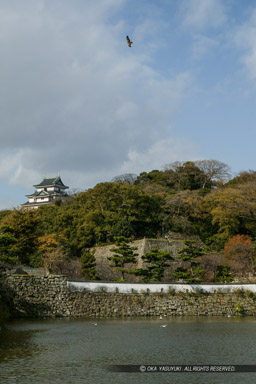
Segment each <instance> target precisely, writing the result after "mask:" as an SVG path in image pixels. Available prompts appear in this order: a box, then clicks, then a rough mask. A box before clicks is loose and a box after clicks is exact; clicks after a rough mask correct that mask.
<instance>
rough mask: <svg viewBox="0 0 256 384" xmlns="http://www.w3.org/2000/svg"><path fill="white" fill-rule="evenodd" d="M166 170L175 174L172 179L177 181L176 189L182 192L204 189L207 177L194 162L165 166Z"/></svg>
mask: <svg viewBox="0 0 256 384" xmlns="http://www.w3.org/2000/svg"><path fill="white" fill-rule="evenodd" d="M165 170H166V171H167V170H169V171H172V172H174V174H173V173H172V178H173V177H174V180H175V187H176V189H178V190H179V191H180V190H183V191H184V190H187V189H189V190H191V191H193V190H196V189H200V188H203V185H204V179H205V175H204V172H203V171H202V170H200V168H199V167H197V166H196V164H195V163H194V162H193V161H186V162H185V163H180V162H175V163H171V164H168V165H166V166H165Z"/></svg>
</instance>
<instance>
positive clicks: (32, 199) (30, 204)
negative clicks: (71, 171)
mask: <svg viewBox="0 0 256 384" xmlns="http://www.w3.org/2000/svg"><path fill="white" fill-rule="evenodd" d="M34 187H35V188H36V191H35V192H34V193H33V194H31V195H26V197H27V198H28V201H27V202H26V203H24V204H22V207H23V208H28V209H30V208H38V207H41V206H43V205H52V204H55V202H56V201H60V200H61V201H63V200H64V199H65V198H66V197H67V193H66V192H65V190H66V189H67V188H69V187H67V186H66V185H64V184H63V182H62V180H61V178H60V176H57V177H55V178H52V179H43V181H42V182H41V183H40V184H37V185H34Z"/></svg>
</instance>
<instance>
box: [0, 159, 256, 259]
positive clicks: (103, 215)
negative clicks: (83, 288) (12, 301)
mask: <svg viewBox="0 0 256 384" xmlns="http://www.w3.org/2000/svg"><path fill="white" fill-rule="evenodd" d="M0 225H1V227H0V251H1V252H0V253H1V258H2V261H13V262H15V261H17V260H19V262H22V263H27V264H30V265H35V266H36V265H40V263H41V254H42V251H44V250H46V249H47V247H48V248H49V247H52V246H53V245H55V246H56V247H57V246H58V245H60V246H61V249H62V251H63V250H64V251H65V254H66V255H68V257H80V255H81V252H82V250H83V249H85V248H90V247H93V246H95V245H100V244H105V243H111V242H113V241H114V238H115V237H117V236H125V237H128V238H133V239H138V238H142V237H151V238H155V237H164V236H165V235H167V234H168V233H169V232H170V231H171V232H177V233H181V234H183V235H184V236H185V235H186V236H188V235H197V236H199V237H200V239H201V241H202V242H203V243H204V244H205V245H206V246H207V247H208V249H212V250H218V251H219V250H223V248H224V246H225V244H226V243H227V241H228V240H230V239H232V238H234V236H237V235H240V239H244V240H246V241H247V242H248V244H249V243H250V244H253V242H254V241H255V234H256V172H255V171H247V172H242V173H241V174H239V175H238V176H236V177H235V178H233V179H232V178H231V177H230V169H229V167H228V166H227V165H226V164H223V163H221V162H219V161H216V160H204V161H197V162H185V163H173V164H170V165H168V166H166V167H165V169H164V170H163V171H159V170H153V171H151V172H148V173H147V172H143V173H141V174H140V175H139V176H135V175H133V174H129V175H121V176H118V177H116V178H115V179H114V180H113V181H112V182H104V183H99V184H97V185H96V186H95V187H94V188H92V189H89V190H87V191H85V192H82V193H79V194H75V195H72V196H70V197H69V198H68V200H67V202H66V203H65V204H61V202H57V204H56V205H54V206H44V207H41V208H39V209H38V210H29V211H26V210H21V209H15V210H11V211H1V212H0Z"/></svg>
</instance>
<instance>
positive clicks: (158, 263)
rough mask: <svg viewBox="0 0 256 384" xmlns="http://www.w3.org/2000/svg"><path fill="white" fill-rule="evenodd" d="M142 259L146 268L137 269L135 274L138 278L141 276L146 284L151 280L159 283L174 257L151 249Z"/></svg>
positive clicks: (168, 253) (165, 252)
mask: <svg viewBox="0 0 256 384" xmlns="http://www.w3.org/2000/svg"><path fill="white" fill-rule="evenodd" d="M142 259H143V260H144V262H145V263H146V266H147V268H146V269H142V268H141V269H138V270H137V271H136V272H135V273H136V275H138V276H143V281H145V282H148V281H151V280H155V281H161V279H162V278H163V276H164V271H165V269H166V268H167V267H169V266H170V261H172V260H174V257H173V256H172V255H171V253H170V252H167V251H160V250H159V249H151V251H150V252H148V253H146V254H145V255H144V256H142Z"/></svg>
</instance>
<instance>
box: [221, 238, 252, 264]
mask: <svg viewBox="0 0 256 384" xmlns="http://www.w3.org/2000/svg"><path fill="white" fill-rule="evenodd" d="M224 255H225V257H226V258H227V259H229V260H230V261H231V262H233V263H237V264H239V265H240V268H241V269H250V267H252V266H253V265H254V258H255V255H254V246H253V242H252V240H251V238H250V237H249V236H247V235H235V236H233V237H232V238H230V239H229V240H228V241H227V243H226V245H225V247H224Z"/></svg>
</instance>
